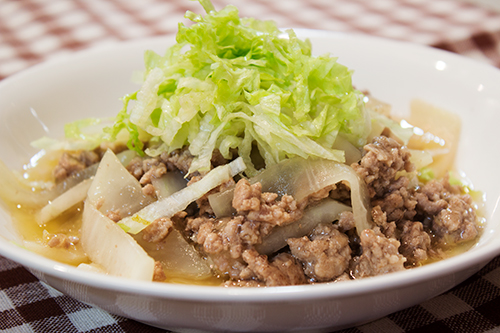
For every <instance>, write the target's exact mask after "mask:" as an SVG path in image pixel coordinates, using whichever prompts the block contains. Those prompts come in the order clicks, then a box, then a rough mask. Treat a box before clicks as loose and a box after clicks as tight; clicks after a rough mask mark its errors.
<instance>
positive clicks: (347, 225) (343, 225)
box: [337, 211, 356, 232]
mask: <svg viewBox="0 0 500 333" xmlns="http://www.w3.org/2000/svg"><path fill="white" fill-rule="evenodd" d="M337 225H338V227H339V230H340V231H341V232H346V231H349V230H352V229H354V228H355V227H356V221H355V220H354V215H353V214H352V212H351V211H344V212H342V213H340V217H339V221H338V222H337Z"/></svg>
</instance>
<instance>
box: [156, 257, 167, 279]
mask: <svg viewBox="0 0 500 333" xmlns="http://www.w3.org/2000/svg"><path fill="white" fill-rule="evenodd" d="M166 279H167V276H166V275H165V271H164V270H163V265H162V264H161V262H159V261H155V267H154V271H153V281H156V282H162V281H165V280H166Z"/></svg>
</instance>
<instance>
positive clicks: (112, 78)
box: [0, 30, 500, 332]
mask: <svg viewBox="0 0 500 333" xmlns="http://www.w3.org/2000/svg"><path fill="white" fill-rule="evenodd" d="M297 32H298V34H299V36H301V37H309V38H310V39H311V41H312V44H313V50H314V53H315V54H323V53H325V52H331V53H332V54H334V55H336V56H338V57H339V62H340V63H343V64H345V65H347V66H349V67H350V68H352V69H354V70H355V74H354V84H355V85H356V87H357V88H359V89H362V90H364V89H368V90H370V91H371V92H372V93H373V95H375V96H376V97H378V98H379V99H382V100H384V101H387V102H389V103H391V104H392V105H393V107H394V109H395V110H396V111H398V112H399V113H400V114H405V113H407V112H408V110H409V102H410V100H412V99H414V98H420V99H424V100H425V101H427V102H430V103H432V104H434V105H436V106H439V107H442V108H445V109H448V110H451V111H453V112H456V113H457V114H459V115H460V117H461V118H462V121H463V132H462V139H461V142H460V150H459V152H458V156H457V161H456V164H457V166H458V168H459V169H460V170H462V171H463V172H464V173H465V174H466V175H467V176H468V177H469V178H470V179H471V180H472V181H473V183H474V185H475V187H476V188H477V189H480V190H482V191H484V193H485V194H486V197H487V214H486V217H487V219H488V223H487V227H486V229H485V231H484V234H483V235H482V236H481V239H480V241H479V242H478V244H477V246H475V247H474V248H472V249H471V250H470V251H468V252H466V253H464V254H461V255H459V256H457V257H454V258H450V259H447V260H444V261H441V262H438V263H435V264H430V265H427V266H424V267H421V268H417V269H413V270H409V271H403V272H398V273H393V274H389V275H385V276H379V277H374V278H369V279H365V280H359V281H349V282H345V283H337V284H318V285H307V286H293V287H274V288H259V289H236V288H219V287H202V286H188V285H174V284H163V283H145V282H137V281H128V280H124V279H119V278H115V277H110V276H101V275H97V274H92V273H87V272H81V271H77V270H76V269H75V268H73V267H70V266H67V265H64V264H60V263H57V262H54V261H51V260H48V259H45V258H42V257H40V256H39V255H36V254H34V253H30V252H28V251H25V250H23V249H20V248H18V247H16V246H14V245H12V243H11V242H10V241H11V240H16V239H18V235H17V233H16V232H15V228H13V226H12V221H11V219H10V217H9V214H8V212H6V211H4V210H0V254H1V255H3V256H5V257H7V258H10V259H12V260H15V261H17V262H19V263H21V264H23V265H25V266H26V267H28V268H29V269H30V270H31V271H32V272H33V273H34V274H35V275H36V276H38V277H39V278H40V279H42V280H43V281H46V282H47V283H48V284H49V285H51V286H53V287H55V288H56V289H58V290H60V291H62V292H64V293H66V294H68V295H70V296H72V297H74V298H76V299H78V300H81V301H84V302H87V303H90V304H94V305H97V306H99V307H101V308H103V309H105V310H107V311H109V312H112V313H115V314H118V315H121V316H125V317H129V318H132V319H135V320H138V321H141V322H144V323H148V324H151V325H154V326H160V327H163V328H168V329H173V330H179V329H205V330H209V331H216V330H226V331H227V330H230V331H253V332H256V331H286V330H301V329H303V330H306V329H307V330H314V329H330V330H331V329H340V328H344V327H348V326H353V325H357V324H361V323H364V322H367V321H370V320H374V319H377V318H380V317H382V316H385V315H387V314H389V313H392V312H394V311H397V310H401V309H403V308H406V307H409V306H412V305H415V304H418V303H419V302H422V301H424V300H426V299H429V298H431V297H434V296H436V295H438V294H440V293H442V292H444V291H446V290H448V289H450V288H452V287H453V286H455V285H457V284H458V283H460V282H461V281H463V280H464V279H466V278H467V277H469V276H471V275H472V274H474V273H475V272H477V271H478V270H479V269H480V268H481V267H482V266H483V265H485V264H486V263H487V262H488V261H489V260H491V259H492V258H493V257H495V256H496V255H498V254H500V241H499V240H500V218H499V212H498V210H497V204H498V200H499V199H500V180H499V177H498V166H497V164H498V161H499V158H498V155H497V154H498V152H500V139H499V137H498V132H499V131H498V124H500V71H499V70H497V69H495V68H493V67H490V66H487V65H485V64H481V63H476V62H474V61H472V60H469V59H465V58H463V57H460V56H457V55H454V54H451V53H447V52H443V51H439V50H435V49H431V48H427V47H422V46H417V45H412V44H407V43H401V42H394V41H388V40H383V39H379V38H373V37H366V36H359V35H349V34H342V33H331V32H321V31H310V30H298V31H297ZM172 41H173V38H172V37H165V38H158V39H148V40H141V41H136V42H130V43H124V44H115V45H112V46H109V47H106V48H99V49H93V50H89V51H85V52H81V53H78V54H75V55H73V56H70V57H67V58H63V59H58V60H54V61H51V62H49V63H45V64H42V65H39V66H36V67H34V68H31V69H29V70H27V71H24V72H22V73H20V74H17V75H14V76H12V77H10V78H8V79H6V80H4V81H2V82H0V127H1V130H0V157H1V158H2V159H3V160H4V161H5V162H6V163H7V164H8V165H9V166H10V167H12V168H19V167H20V166H21V165H22V164H23V163H25V162H26V161H27V160H28V158H29V157H30V156H31V155H33V154H34V153H35V151H33V149H32V148H30V147H29V142H30V141H32V140H34V139H36V138H38V137H40V136H42V135H44V134H46V133H45V131H44V128H45V129H46V128H49V129H50V131H49V135H51V136H53V137H59V136H60V135H62V128H63V127H62V126H63V124H64V123H66V122H68V121H72V120H75V119H79V118H83V117H89V116H103V115H114V114H116V112H117V111H118V110H119V109H120V108H121V102H120V101H119V98H120V97H121V96H123V95H124V94H126V93H128V92H132V91H134V90H136V89H137V88H138V86H136V85H135V84H133V83H131V75H132V73H133V72H134V71H136V70H141V69H142V68H143V65H142V55H143V52H144V51H145V50H146V49H153V50H155V51H157V52H163V51H164V50H165V49H166V47H167V46H168V45H170V43H172ZM34 115H36V117H34ZM42 125H43V126H42ZM445 125H446V124H443V126H445Z"/></svg>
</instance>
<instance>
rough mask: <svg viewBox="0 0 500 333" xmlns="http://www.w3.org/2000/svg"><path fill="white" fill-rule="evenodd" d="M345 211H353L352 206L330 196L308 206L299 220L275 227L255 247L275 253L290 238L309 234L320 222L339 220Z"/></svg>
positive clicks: (260, 251)
mask: <svg viewBox="0 0 500 333" xmlns="http://www.w3.org/2000/svg"><path fill="white" fill-rule="evenodd" d="M344 211H351V207H349V206H347V205H344V204H342V203H340V202H338V201H336V200H333V199H330V198H327V199H325V200H322V201H321V202H319V203H318V204H317V205H314V206H310V207H308V208H306V210H305V211H304V215H302V217H301V218H300V219H299V220H297V221H295V222H293V223H291V224H287V225H284V226H278V227H275V228H274V229H273V230H272V231H271V233H270V234H269V235H267V236H266V237H264V239H262V243H261V244H258V245H256V246H255V249H256V250H257V251H258V252H259V253H261V254H265V255H269V254H271V253H274V252H276V251H278V250H279V249H281V248H283V247H285V246H286V245H287V243H286V240H287V239H288V238H296V237H302V236H304V235H307V234H308V233H310V232H311V230H313V229H314V227H316V226H317V225H318V224H320V223H329V222H333V221H335V220H338V219H339V215H340V213H342V212H344Z"/></svg>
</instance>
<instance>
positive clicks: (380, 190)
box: [352, 136, 414, 198]
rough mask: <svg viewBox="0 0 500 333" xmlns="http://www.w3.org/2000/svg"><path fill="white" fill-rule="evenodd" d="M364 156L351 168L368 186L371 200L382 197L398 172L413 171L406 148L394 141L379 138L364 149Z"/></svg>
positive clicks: (383, 137)
mask: <svg viewBox="0 0 500 333" xmlns="http://www.w3.org/2000/svg"><path fill="white" fill-rule="evenodd" d="M364 150H365V152H366V153H365V155H364V156H363V158H362V159H361V161H360V163H359V164H358V163H356V164H353V165H352V167H353V168H354V170H356V172H357V173H358V174H359V175H360V176H361V177H362V179H364V181H365V182H366V184H367V185H368V191H369V195H370V197H371V198H375V197H380V198H381V197H384V196H385V195H386V194H387V188H388V187H389V186H390V185H391V183H393V182H394V181H395V180H396V174H397V173H398V172H400V171H403V170H405V171H408V172H410V171H413V168H414V166H413V164H412V163H411V162H410V152H409V150H408V148H406V147H404V146H403V147H402V146H401V145H400V144H399V143H398V142H397V141H396V140H394V139H391V138H388V137H385V136H379V137H375V138H374V139H373V142H372V143H370V144H367V145H366V146H365V147H364Z"/></svg>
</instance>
